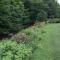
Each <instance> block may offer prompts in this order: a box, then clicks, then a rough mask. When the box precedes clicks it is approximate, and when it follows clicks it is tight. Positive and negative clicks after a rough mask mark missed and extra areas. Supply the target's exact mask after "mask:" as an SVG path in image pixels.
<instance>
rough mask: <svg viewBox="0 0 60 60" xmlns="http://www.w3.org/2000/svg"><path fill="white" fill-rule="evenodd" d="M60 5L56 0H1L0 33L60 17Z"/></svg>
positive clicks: (14, 30) (15, 30)
mask: <svg viewBox="0 0 60 60" xmlns="http://www.w3.org/2000/svg"><path fill="white" fill-rule="evenodd" d="M59 7H60V5H59V4H58V3H57V1H55V0H11V1H10V0H1V1H0V34H8V33H11V32H17V31H18V30H21V29H22V28H24V27H27V26H29V25H31V24H34V22H35V21H45V20H47V18H59V17H60V9H59Z"/></svg>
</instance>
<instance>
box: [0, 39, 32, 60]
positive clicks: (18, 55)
mask: <svg viewBox="0 0 60 60" xmlns="http://www.w3.org/2000/svg"><path fill="white" fill-rule="evenodd" d="M31 54H32V48H31V47H28V46H26V45H25V44H22V43H20V44H18V43H17V42H16V41H13V40H6V41H2V42H0V60H25V59H27V58H29V57H30V56H31Z"/></svg>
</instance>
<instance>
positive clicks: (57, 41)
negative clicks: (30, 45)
mask: <svg viewBox="0 0 60 60" xmlns="http://www.w3.org/2000/svg"><path fill="white" fill-rule="evenodd" d="M44 30H45V31H46V32H45V33H43V34H42V37H43V38H42V40H41V41H40V42H39V44H38V48H37V49H36V50H35V51H34V53H33V56H32V59H31V60H60V24H47V25H46V26H45V27H44Z"/></svg>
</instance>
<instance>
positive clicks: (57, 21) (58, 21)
mask: <svg viewBox="0 0 60 60" xmlns="http://www.w3.org/2000/svg"><path fill="white" fill-rule="evenodd" d="M48 22H49V23H60V19H58V18H56V19H49V21H48Z"/></svg>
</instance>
